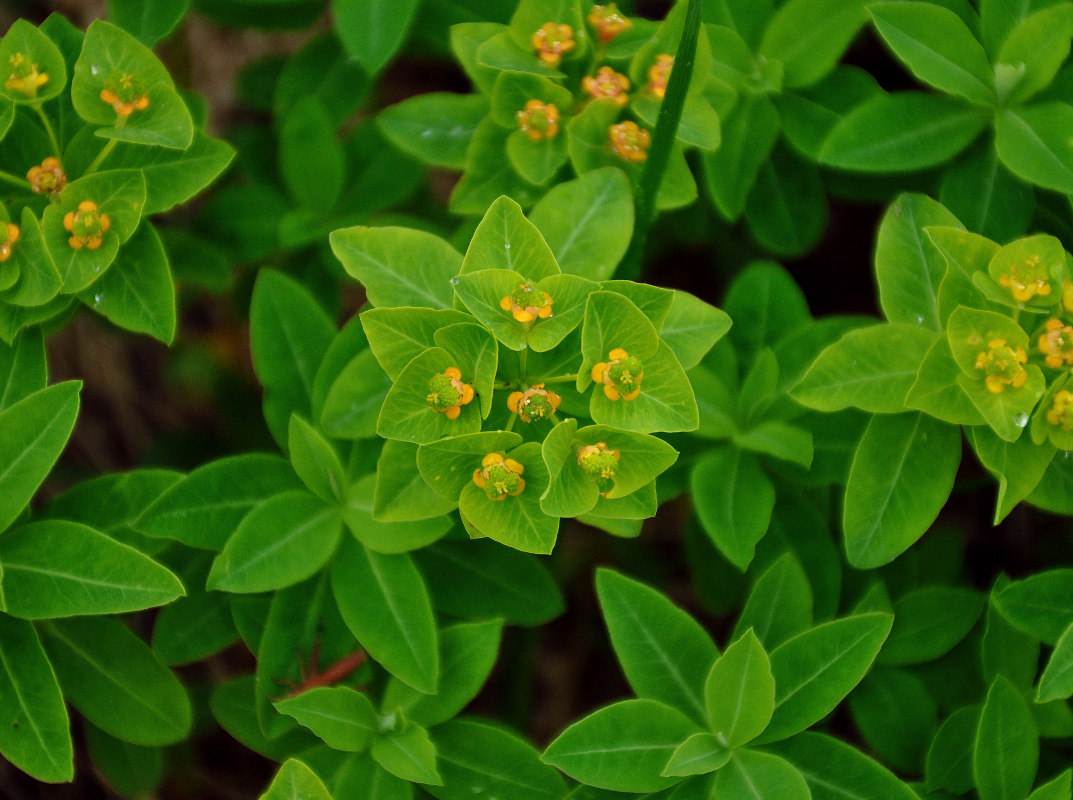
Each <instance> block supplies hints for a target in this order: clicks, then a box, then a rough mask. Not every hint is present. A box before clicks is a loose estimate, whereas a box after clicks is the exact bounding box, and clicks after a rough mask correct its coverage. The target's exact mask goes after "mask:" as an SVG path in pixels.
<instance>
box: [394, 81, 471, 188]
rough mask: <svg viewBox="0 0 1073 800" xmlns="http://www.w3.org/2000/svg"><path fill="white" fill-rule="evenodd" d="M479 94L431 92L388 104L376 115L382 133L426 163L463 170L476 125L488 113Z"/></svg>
mask: <svg viewBox="0 0 1073 800" xmlns="http://www.w3.org/2000/svg"><path fill="white" fill-rule="evenodd" d="M488 110H489V108H488V99H487V98H486V97H484V96H483V95H479V94H451V93H449V92H430V93H427V94H419V95H416V96H414V97H411V98H409V99H407V100H403V101H402V102H401V103H396V104H395V105H393V106H388V107H387V108H385V109H384V110H383V111H381V112H380V113H379V114H378V115H377V117H376V125H377V127H378V128H379V129H380V132H381V133H383V134H384V136H385V137H387V139H388V140H389V141H390V142H391V143H392V144H393V145H395V146H396V147H397V148H399V149H400V150H402V151H403V152H405V153H407V154H408V155H411V156H413V157H414V158H416V159H418V160H419V161H421V162H422V163H424V164H428V165H429V166H434V167H449V168H451V169H463V168H464V167H465V166H466V151H467V150H468V149H469V144H470V141H471V140H472V139H473V134H474V132H475V131H476V130H477V124H478V123H479V122H480V121H481V120H482V119H484V118H485V117H486V116H487V115H488Z"/></svg>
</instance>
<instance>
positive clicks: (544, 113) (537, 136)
mask: <svg viewBox="0 0 1073 800" xmlns="http://www.w3.org/2000/svg"><path fill="white" fill-rule="evenodd" d="M515 116H516V118H517V120H518V129H519V130H521V132H522V133H524V134H525V135H526V136H527V137H529V138H530V139H532V140H533V141H534V142H539V141H542V140H544V139H554V138H555V137H556V136H558V135H559V109H558V108H557V107H556V106H555V104H554V103H545V102H543V101H542V100H530V101H529V102H527V103H526V104H525V108H523V109H521V110H519V111H518V113H517V114H516V115H515Z"/></svg>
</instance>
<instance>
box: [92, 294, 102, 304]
mask: <svg viewBox="0 0 1073 800" xmlns="http://www.w3.org/2000/svg"><path fill="white" fill-rule="evenodd" d="M100 304H101V296H100V294H95V295H93V305H95V306H99V305H100Z"/></svg>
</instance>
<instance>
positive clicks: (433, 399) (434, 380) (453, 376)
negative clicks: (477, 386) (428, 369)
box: [425, 367, 474, 419]
mask: <svg viewBox="0 0 1073 800" xmlns="http://www.w3.org/2000/svg"><path fill="white" fill-rule="evenodd" d="M473 396H474V391H473V387H472V386H470V385H469V384H468V383H463V382H462V373H461V372H460V371H459V369H458V368H457V367H448V368H447V369H445V370H444V371H443V372H438V373H436V374H435V375H433V376H432V377H431V378H429V379H428V394H427V395H426V396H425V399H426V400H427V401H428V405H429V408H431V409H432V410H433V411H435V412H436V413H437V414H446V415H447V419H458V415H459V414H461V413H462V406H464V405H467V404H468V403H470V402H472V401H473Z"/></svg>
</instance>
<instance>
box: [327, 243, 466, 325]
mask: <svg viewBox="0 0 1073 800" xmlns="http://www.w3.org/2000/svg"><path fill="white" fill-rule="evenodd" d="M329 240H330V242H331V245H332V252H333V253H335V257H336V258H338V259H339V260H340V261H341V262H343V268H344V269H345V270H346V271H347V272H348V273H350V275H352V276H353V277H354V278H356V279H357V280H359V281H361V284H362V285H363V286H364V287H365V291H366V294H367V295H368V298H369V302H371V303H372V304H373V305H375V306H424V307H427V308H450V307H451V303H452V300H453V298H454V292H453V290H452V288H451V278H453V277H454V276H455V275H457V274H458V273H459V272H460V271H461V269H462V256H460V255H459V254H458V251H457V250H455V249H454V248H453V247H451V245H449V244H448V243H447V242H445V241H444V240H443V239H441V238H440V237H438V236H435V235H433V234H431V233H426V232H425V231H419V230H412V229H410V228H393V227H383V228H366V227H356V228H344V229H342V230H337V231H332V234H331V236H330V237H329Z"/></svg>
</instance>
